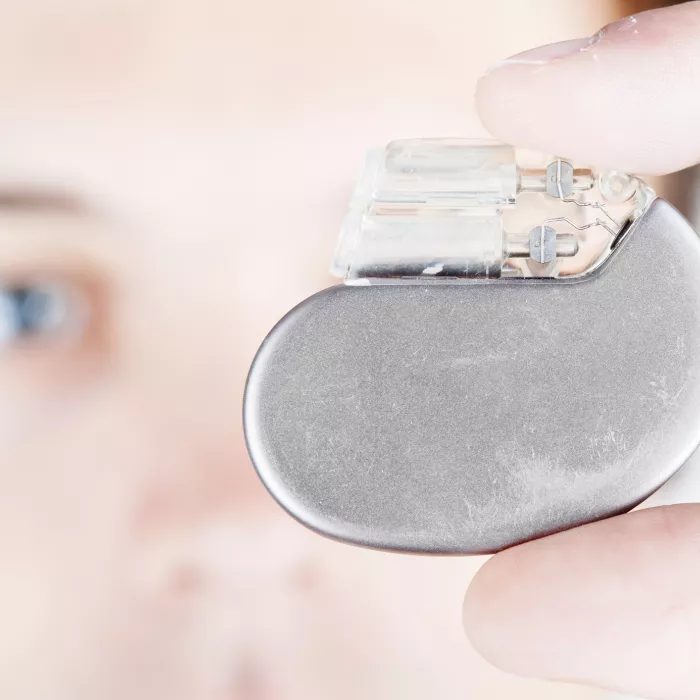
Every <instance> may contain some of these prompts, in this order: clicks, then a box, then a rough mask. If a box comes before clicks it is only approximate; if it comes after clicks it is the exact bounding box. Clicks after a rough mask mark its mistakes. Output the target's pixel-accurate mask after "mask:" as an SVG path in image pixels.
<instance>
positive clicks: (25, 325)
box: [0, 281, 89, 351]
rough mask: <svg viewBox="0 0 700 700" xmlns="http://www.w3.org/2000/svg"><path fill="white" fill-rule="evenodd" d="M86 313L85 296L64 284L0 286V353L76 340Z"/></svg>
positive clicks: (82, 330)
mask: <svg viewBox="0 0 700 700" xmlns="http://www.w3.org/2000/svg"><path fill="white" fill-rule="evenodd" d="M88 311H89V309H88V304H87V303H86V299H85V296H84V295H83V294H81V293H80V291H79V290H78V289H76V288H75V287H73V286H72V285H70V284H67V283H60V282H41V281H37V282H27V283H16V284H15V283H13V284H1V283H0V351H2V350H7V349H11V348H12V347H13V346H15V345H21V346H25V347H26V345H28V344H33V343H42V344H46V343H65V342H71V341H75V340H78V339H79V338H80V336H81V335H82V333H83V332H84V330H85V327H86V323H87V317H88Z"/></svg>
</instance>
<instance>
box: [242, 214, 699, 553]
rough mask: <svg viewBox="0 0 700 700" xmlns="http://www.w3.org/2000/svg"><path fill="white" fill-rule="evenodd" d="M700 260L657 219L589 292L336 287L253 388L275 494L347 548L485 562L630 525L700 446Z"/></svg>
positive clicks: (255, 451)
mask: <svg viewBox="0 0 700 700" xmlns="http://www.w3.org/2000/svg"><path fill="white" fill-rule="evenodd" d="M699 316H700V242H699V240H698V238H697V236H696V234H695V233H694V231H693V230H692V229H691V228H690V227H689V225H688V224H687V223H686V222H685V220H684V219H682V217H681V216H680V215H679V214H678V213H677V212H676V211H675V210H674V209H673V208H672V207H671V206H670V205H668V204H666V203H665V202H662V201H657V202H655V203H654V204H653V205H652V208H651V210H650V211H649V212H648V213H647V214H646V215H645V216H644V217H643V218H642V219H641V220H640V221H639V222H638V223H637V224H636V225H635V228H634V230H633V231H632V232H631V233H630V234H629V236H628V238H627V239H626V241H625V242H624V243H623V244H622V246H621V247H620V250H619V251H618V252H617V253H616V255H615V256H614V257H613V258H612V260H611V261H610V262H609V264H608V265H607V267H606V268H605V269H604V270H603V271H602V272H601V273H600V274H599V275H598V276H596V277H595V278H593V279H589V280H587V281H583V282H579V283H575V284H558V283H539V284H538V283H534V284H530V283H523V282H522V281H520V282H518V281H515V282H510V281H509V282H503V281H498V282H494V283H484V284H473V285H468V286H458V285H445V286H384V287H344V286H339V287H334V288H332V289H329V290H326V291H324V292H321V293H320V294H317V295H316V296H314V297H312V298H311V299H308V300H307V301H306V302H304V303H303V304H301V305H300V306H298V307H297V308H296V309H294V310H293V311H292V312H290V314H288V315H287V316H286V317H285V318H284V319H283V320H282V321H281V322H280V324H278V326H277V327H276V328H275V329H274V330H273V331H272V333H271V334H270V335H269V336H268V338H267V340H266V341H265V343H264V344H263V346H262V348H261V350H260V352H259V353H258V356H257V358H256V361H255V363H254V365H253V367H252V369H251V374H250V377H249V382H248V387H247V391H246V398H245V406H244V424H245V428H246V437H247V440H248V446H249V450H250V453H251V456H252V459H253V462H254V464H255V466H256V468H257V470H258V472H259V474H260V477H261V478H262V480H263V482H264V483H265V485H266V486H267V488H268V489H269V490H270V492H271V493H272V494H273V495H274V497H275V498H276V499H277V500H278V501H279V503H280V504H281V505H282V506H283V507H284V508H286V509H287V510H288V511H289V512H290V513H291V514H292V515H294V516H295V517H296V518H297V519H299V520H300V521H301V522H303V523H305V524H306V525H308V526H309V527H311V528H313V529H315V530H317V531H318V532H321V533H323V534H326V535H329V536H331V537H334V538H338V539H341V540H345V541H348V542H352V543H356V544H361V545H365V546H370V547H379V548H383V549H396V550H404V551H415V552H427V553H485V552H493V551H497V550H499V549H502V548H504V547H506V546H509V545H512V544H514V543H518V542H522V541H525V540H528V539H531V538H535V537H538V536H541V535H544V534H547V533H552V532H555V531H559V530H563V529H566V528H569V527H572V526H575V525H578V524H581V523H584V522H588V521H591V520H594V519H598V518H602V517H606V516H610V515H612V514H616V513H619V512H623V511H626V510H628V509H630V508H632V507H633V506H635V505H637V504H638V503H639V502H641V501H642V500H644V499H645V498H646V497H647V496H649V495H650V494H651V493H652V492H653V491H655V490H656V489H657V488H658V487H659V486H660V485H661V484H663V483H664V482H665V481H666V480H667V479H668V478H669V477H670V476H671V475H672V474H673V473H674V472H675V471H676V470H677V469H678V468H679V467H680V466H681V465H682V464H683V463H684V462H685V461H686V459H687V458H688V457H689V456H690V454H691V453H692V451H693V450H694V449H695V447H696V446H697V444H698V443H699V442H700V318H699Z"/></svg>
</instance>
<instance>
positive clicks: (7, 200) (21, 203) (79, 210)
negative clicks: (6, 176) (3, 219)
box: [0, 186, 88, 214]
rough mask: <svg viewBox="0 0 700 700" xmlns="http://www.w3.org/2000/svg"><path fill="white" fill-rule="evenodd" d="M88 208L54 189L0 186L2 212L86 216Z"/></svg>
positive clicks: (66, 193)
mask: <svg viewBox="0 0 700 700" xmlns="http://www.w3.org/2000/svg"><path fill="white" fill-rule="evenodd" d="M87 210H88V207H87V206H86V204H85V202H83V201H81V200H80V199H79V198H78V197H75V196H74V195H71V194H69V193H68V192H62V191H60V190H52V189H38V188H34V187H4V188H3V187H2V186H0V211H10V212H23V211H34V212H36V211H54V212H56V211H58V212H63V213H67V214H85V213H87Z"/></svg>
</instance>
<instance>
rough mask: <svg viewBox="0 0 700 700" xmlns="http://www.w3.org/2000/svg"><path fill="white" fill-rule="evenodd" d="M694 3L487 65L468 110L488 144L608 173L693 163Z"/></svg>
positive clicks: (698, 139)
mask: <svg viewBox="0 0 700 700" xmlns="http://www.w3.org/2000/svg"><path fill="white" fill-rule="evenodd" d="M699 39H700V3H698V2H693V3H684V4H682V5H679V6H677V7H673V8H666V9H663V10H653V11H650V12H646V13H641V14H639V15H636V16H634V17H629V18H625V19H623V20H620V21H619V22H616V23H614V24H612V25H610V26H609V27H607V28H605V29H604V30H602V31H601V32H599V33H598V34H596V35H595V36H594V37H592V38H590V39H577V40H572V41H567V42H559V43H557V44H551V45H548V46H544V47H539V48H537V49H533V50H531V51H528V52H525V53H523V54H518V55H517V56H514V57H512V58H511V59H506V60H505V61H501V62H499V63H497V64H496V66H494V67H493V68H492V69H491V70H489V71H488V72H487V74H486V75H485V76H484V77H483V78H482V79H481V80H480V81H479V83H478V85H477V89H476V107H477V111H478V113H479V115H480V117H481V119H482V121H483V123H484V125H485V127H486V128H487V129H488V130H489V131H490V132H491V133H492V134H493V136H494V137H495V138H497V139H498V140H500V141H504V142H507V143H513V144H515V145H517V146H521V147H525V148H531V149H535V150H539V151H543V152H545V153H551V154H554V155H561V156H565V157H571V158H573V159H575V160H577V161H578V162H583V163H593V164H596V165H599V166H607V167H610V168H613V169H619V170H626V171H632V172H638V173H642V174H665V173H668V172H672V171H675V170H680V169H682V168H685V167H687V166H689V165H692V164H693V163H695V162H697V161H698V160H700V134H699V133H698V131H697V128H696V125H697V122H698V120H700V99H699V98H698V95H699V94H700V92H699V91H698V86H699V84H698V80H697V76H698V75H700V40H699Z"/></svg>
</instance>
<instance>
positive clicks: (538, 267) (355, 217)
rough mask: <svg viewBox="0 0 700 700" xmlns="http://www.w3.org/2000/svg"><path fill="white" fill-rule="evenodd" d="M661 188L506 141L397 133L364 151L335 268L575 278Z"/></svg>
mask: <svg viewBox="0 0 700 700" xmlns="http://www.w3.org/2000/svg"><path fill="white" fill-rule="evenodd" d="M533 160H535V161H537V162H532V161H533ZM654 197H655V195H654V192H653V190H651V189H650V188H649V187H648V186H647V185H646V184H645V183H644V182H643V181H642V180H640V179H639V178H637V177H635V176H634V175H628V174H625V173H620V172H616V171H603V172H596V171H595V170H593V169H591V168H576V167H574V166H573V165H572V164H571V163H569V162H568V161H566V160H563V159H561V158H549V159H542V158H538V159H534V158H532V157H529V158H528V157H527V156H522V157H520V156H516V151H515V149H514V148H512V147H511V146H508V145H504V144H500V143H495V142H483V141H482V142H475V141H470V140H464V139H410V140H405V141H394V142H393V143H390V144H389V145H388V146H387V147H386V149H384V150H378V151H371V152H370V153H369V155H368V157H367V161H366V164H365V168H364V170H363V173H362V175H361V177H360V180H359V182H358V185H357V188H356V190H355V193H354V195H353V197H352V200H351V202H350V210H349V212H348V214H347V216H346V218H345V221H344V223H343V227H342V230H341V234H340V240H339V242H338V247H337V249H336V254H335V258H334V261H333V266H332V272H333V274H334V275H336V276H338V277H341V278H343V279H344V280H345V282H346V283H347V284H387V283H426V282H430V283H435V282H441V283H449V282H460V281H466V280H472V279H478V278H485V279H494V278H503V277H544V278H564V277H566V278H572V277H580V276H583V275H587V274H590V273H591V272H593V271H594V270H595V269H597V268H598V267H599V266H600V265H601V264H602V263H603V262H604V261H605V260H606V259H607V258H608V257H609V256H610V255H611V254H612V252H613V250H614V249H615V247H616V246H617V244H618V243H619V241H620V238H621V236H622V235H624V232H625V231H626V230H627V228H628V224H629V223H630V222H632V221H634V219H636V218H637V217H638V216H640V215H641V214H642V213H643V212H644V211H645V210H646V208H647V207H648V206H649V204H650V203H651V201H652V200H653V199H654Z"/></svg>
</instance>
